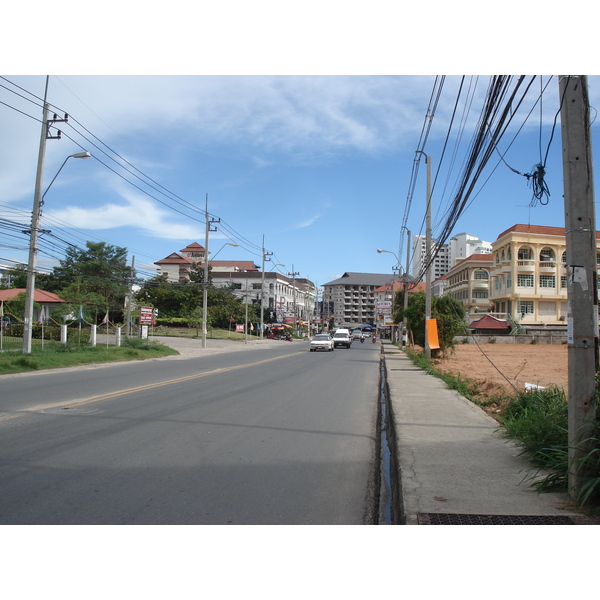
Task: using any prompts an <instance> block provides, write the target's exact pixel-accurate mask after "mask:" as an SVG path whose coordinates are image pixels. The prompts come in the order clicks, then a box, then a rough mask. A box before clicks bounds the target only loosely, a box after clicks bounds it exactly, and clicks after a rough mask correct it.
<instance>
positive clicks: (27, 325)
mask: <svg viewBox="0 0 600 600" xmlns="http://www.w3.org/2000/svg"><path fill="white" fill-rule="evenodd" d="M49 80H50V76H49V75H47V76H46V87H45V89H44V108H43V112H42V132H41V134H40V148H39V152H38V163H37V171H36V176H35V191H34V194H33V210H32V212H31V231H30V232H29V257H28V260H27V283H26V288H25V315H24V318H23V354H31V345H32V329H31V328H32V326H33V304H34V301H35V299H34V295H35V269H36V260H37V252H38V248H37V243H38V234H39V232H40V228H39V222H40V211H41V208H42V180H43V175H44V159H45V157H46V140H51V139H60V137H61V136H60V131H59V132H58V135H57V136H51V135H50V131H49V127H50V124H51V123H54V122H61V123H62V122H66V120H67V115H65V118H64V119H58V118H57V116H56V115H54V119H51V120H49V119H48V112H49V108H50V107H49V105H48V102H47V98H48V82H49ZM61 168H62V167H61ZM50 185H52V184H50Z"/></svg>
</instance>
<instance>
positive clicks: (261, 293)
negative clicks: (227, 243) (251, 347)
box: [260, 235, 273, 340]
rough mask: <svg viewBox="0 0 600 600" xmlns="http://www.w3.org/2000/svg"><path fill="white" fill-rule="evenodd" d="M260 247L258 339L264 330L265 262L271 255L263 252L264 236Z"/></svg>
mask: <svg viewBox="0 0 600 600" xmlns="http://www.w3.org/2000/svg"><path fill="white" fill-rule="evenodd" d="M262 245H263V247H262V278H261V282H260V339H261V340H262V339H263V337H264V336H263V330H264V328H265V262H266V261H268V260H271V259H270V258H269V257H270V256H271V255H272V254H273V253H272V252H267V251H266V250H265V236H264V235H263V244H262Z"/></svg>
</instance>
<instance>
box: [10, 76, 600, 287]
mask: <svg viewBox="0 0 600 600" xmlns="http://www.w3.org/2000/svg"><path fill="white" fill-rule="evenodd" d="M548 79H549V77H548V76H543V77H542V78H541V80H540V81H541V84H542V85H545V84H546V83H548ZM459 81H460V77H458V76H449V77H446V79H445V83H444V87H443V89H442V93H441V96H440V100H439V102H438V106H437V109H436V112H435V115H434V117H433V119H432V125H431V130H430V132H429V136H428V140H427V143H426V144H425V146H423V148H424V151H425V153H426V154H428V155H430V156H431V157H432V174H433V178H434V179H436V176H437V180H436V181H435V186H434V191H433V198H432V215H433V223H434V227H433V229H434V236H435V234H436V232H439V231H441V228H442V224H443V221H444V211H445V210H446V208H447V207H448V205H449V202H450V201H451V200H452V199H453V197H454V194H455V193H456V190H455V186H456V185H457V182H458V181H459V178H460V174H461V172H462V162H463V161H464V158H465V156H466V149H467V148H468V144H470V143H471V138H472V135H473V128H472V127H471V125H470V124H467V126H466V127H465V128H464V133H463V139H462V141H461V143H460V144H459V145H457V146H454V144H455V142H456V139H457V138H456V135H457V134H456V133H453V135H452V137H451V138H450V144H449V147H448V149H447V150H446V156H447V157H448V156H450V154H451V153H452V152H454V151H456V159H455V160H454V165H453V166H452V168H449V167H448V166H447V164H448V163H449V159H448V158H446V160H445V161H444V163H443V164H442V168H441V171H440V173H439V174H438V173H437V169H438V166H439V163H438V162H437V161H439V159H440V157H441V155H442V144H443V143H444V140H445V136H446V133H447V131H448V127H449V123H450V116H451V110H452V108H453V106H454V102H455V100H456V97H457V89H458V84H459ZM467 81H468V82H469V83H470V84H471V85H475V83H477V86H478V87H477V92H476V94H475V97H474V101H473V108H472V110H471V116H470V117H469V118H470V120H471V121H469V123H470V122H472V119H474V118H476V117H478V116H479V114H480V110H481V102H482V99H483V96H484V93H485V90H486V88H487V86H488V84H489V77H487V76H480V77H478V78H471V77H469V79H468V80H467ZM434 82H435V76H432V75H429V76H412V75H408V76H403V75H400V76H100V75H93V76H51V77H50V80H49V94H48V99H49V102H50V103H51V104H52V105H54V106H56V107H58V108H60V109H61V110H60V111H59V114H60V112H61V111H62V112H68V114H69V115H70V117H69V119H70V123H69V124H67V125H65V124H61V125H57V128H60V129H61V130H62V131H63V138H62V139H61V140H49V141H48V142H47V150H46V161H45V172H44V189H46V187H47V185H48V184H49V183H50V181H51V180H52V177H53V176H54V175H55V174H56V172H57V171H58V169H59V168H60V166H61V164H62V162H63V161H64V159H65V158H66V157H67V156H69V155H70V154H73V153H75V152H80V151H81V150H88V151H89V152H91V154H92V156H93V158H92V159H91V160H85V161H83V160H76V159H70V160H69V161H68V162H67V164H66V165H65V166H64V168H63V169H62V171H61V172H60V174H59V176H58V177H57V179H56V180H55V182H54V183H53V185H52V187H51V188H50V190H49V191H48V193H47V195H46V197H45V205H44V207H43V220H42V227H43V228H45V229H50V230H51V231H52V232H53V233H54V234H55V235H57V236H58V237H60V238H61V239H62V240H66V241H68V242H71V243H75V244H77V245H79V246H82V245H83V244H84V243H85V241H86V240H93V241H99V240H102V241H106V242H108V243H111V244H115V245H118V246H125V247H127V249H128V250H129V253H130V256H135V261H136V266H137V267H138V268H139V270H140V271H142V272H143V274H148V273H152V272H153V271H154V266H153V262H154V261H156V260H159V259H161V258H164V257H165V256H167V255H168V254H170V253H171V252H177V251H179V250H180V249H182V248H184V247H185V246H186V245H187V244H188V243H190V242H194V241H197V242H199V243H201V244H204V235H205V232H204V224H203V223H204V215H203V211H204V209H205V202H206V195H207V194H208V208H209V213H210V214H211V216H213V217H214V218H217V219H218V218H220V219H221V220H222V224H216V227H217V231H216V232H214V233H211V234H210V238H209V249H210V250H211V251H212V253H213V255H214V254H215V253H216V252H219V250H220V249H221V248H222V247H223V245H224V244H225V243H227V242H231V241H234V242H236V243H238V244H239V247H237V248H233V247H229V246H226V247H225V248H223V249H222V250H221V251H220V252H219V256H218V257H217V258H218V259H231V260H233V259H239V260H254V261H256V262H257V264H260V262H261V251H260V248H261V246H262V237H263V235H264V236H265V248H266V249H267V250H268V251H270V252H273V256H274V261H273V262H275V263H283V264H285V265H286V266H285V267H279V269H280V270H281V271H282V272H287V271H290V272H291V271H292V269H293V270H294V271H295V272H297V273H299V276H301V277H309V278H310V279H311V280H313V281H315V282H316V283H318V284H323V283H327V282H328V281H331V280H333V279H335V278H336V277H338V276H339V275H341V274H342V273H343V272H344V271H364V272H391V269H392V267H393V266H394V265H395V263H396V261H395V258H394V257H393V256H392V255H390V254H387V255H386V254H383V255H382V254H378V253H377V252H376V250H377V248H384V249H387V250H391V251H393V252H395V253H396V254H397V255H401V254H403V256H402V263H403V265H404V262H405V258H406V255H405V250H404V247H403V248H402V251H400V228H401V226H402V223H403V219H404V216H405V214H406V210H407V209H406V206H407V199H408V197H409V195H410V189H409V186H410V182H411V172H412V169H413V164H414V160H415V157H416V156H417V155H416V154H415V151H416V150H417V148H418V147H419V140H420V136H421V134H422V131H423V126H424V123H425V117H426V113H427V108H428V105H429V100H430V96H431V93H432V90H433V86H434ZM0 83H1V84H2V85H3V86H5V87H3V88H0V101H2V102H4V103H5V105H0V120H1V123H2V125H1V127H2V140H3V142H2V145H1V148H0V158H1V161H0V177H1V180H2V181H3V182H4V185H3V190H2V194H1V197H0V202H2V204H1V205H0V210H1V211H2V212H1V214H2V216H3V217H4V218H7V219H11V220H14V221H18V222H23V223H27V221H28V218H29V217H28V216H27V214H26V213H27V211H30V210H31V203H32V198H33V186H34V180H35V169H36V161H37V152H38V144H39V135H40V125H39V123H38V122H37V121H36V120H34V119H32V118H31V116H33V117H35V118H36V119H39V118H40V116H41V109H39V107H38V106H36V105H35V104H32V103H31V102H29V101H26V100H24V99H23V98H21V97H20V96H17V95H16V93H18V94H20V95H21V96H25V97H27V98H29V99H34V98H33V96H30V95H28V94H26V93H25V92H24V91H23V90H27V92H29V93H30V94H33V95H34V96H37V97H43V93H44V85H45V76H7V77H6V79H3V80H0ZM13 84H16V86H19V87H18V88H17V87H15V85H13ZM532 87H533V90H532V93H531V94H530V96H529V102H528V103H526V107H527V111H529V110H530V108H531V107H532V106H533V99H534V97H537V96H538V95H539V87H540V83H537V82H536V83H534V85H533V86H532ZM20 88H21V89H20ZM590 93H591V97H592V104H593V103H594V100H595V99H598V98H599V96H600V79H598V78H595V77H591V78H590ZM34 100H35V99H34ZM558 100H559V99H558V82H557V79H556V78H553V79H552V80H551V81H550V82H549V85H548V86H547V88H546V92H545V93H544V95H543V105H542V109H541V113H540V109H539V108H537V109H534V111H533V113H532V115H531V116H530V117H529V119H528V120H527V121H525V120H524V119H519V118H515V119H514V122H515V126H514V127H512V129H511V130H509V133H507V134H506V136H505V138H503V140H502V141H501V143H500V144H499V148H500V151H501V152H502V153H503V154H504V153H505V151H506V148H507V147H508V146H509V144H510V142H511V141H512V140H513V138H514V140H515V141H514V142H513V143H512V145H511V146H510V148H509V149H508V151H506V153H505V154H504V160H505V161H506V163H508V164H509V165H510V166H511V167H512V168H514V169H515V170H517V171H519V172H521V173H530V172H532V169H533V167H534V165H535V164H537V163H539V162H540V161H541V160H542V158H543V157H544V156H545V154H546V150H547V148H548V147H549V148H550V150H549V153H548V160H547V162H546V170H547V184H548V186H549V189H550V198H549V199H548V203H547V205H542V204H541V203H538V205H537V206H535V207H533V208H530V207H529V206H528V205H529V204H530V203H531V200H532V189H531V187H530V185H528V182H527V179H526V178H525V177H524V176H520V175H517V174H515V173H514V172H512V171H511V170H510V169H509V168H508V167H507V166H506V165H505V164H504V163H503V162H502V160H501V159H500V156H499V154H498V153H496V154H495V155H494V156H493V158H492V160H490V163H489V167H488V168H487V169H486V170H485V171H484V174H483V175H482V177H481V178H480V183H479V184H478V185H477V186H476V188H475V189H476V193H475V194H473V196H472V202H471V201H470V204H469V207H468V209H467V210H466V212H465V214H464V216H463V217H461V219H460V220H459V221H458V223H457V225H456V227H455V228H454V230H453V233H461V232H465V231H466V232H468V233H471V234H474V235H478V236H479V237H480V238H481V239H483V240H486V241H493V240H494V239H495V238H496V237H497V236H498V234H499V233H500V232H501V231H503V230H504V229H507V228H508V227H510V226H512V225H514V224H515V223H526V222H528V220H529V219H531V222H532V223H535V224H539V225H553V226H563V225H564V215H563V211H564V208H563V200H562V163H561V146H560V144H561V135H560V122H558V125H557V127H556V129H555V130H554V136H553V139H552V141H551V135H552V129H553V121H554V117H555V114H556V111H557V110H558ZM6 105H9V106H6ZM14 109H17V110H21V111H23V112H25V113H26V114H27V115H30V116H26V115H24V114H22V113H20V112H17V110H14ZM53 110H54V109H53ZM522 112H523V111H522ZM60 116H62V115H60ZM521 125H524V127H523V129H522V130H521V131H520V132H519V133H518V135H517V136H516V138H515V137H514V136H515V133H516V129H517V126H519V127H520V126H521ZM84 128H85V129H84ZM86 129H87V131H85V130H86ZM596 129H597V125H596V124H594V126H593V131H594V133H595V132H596ZM89 132H90V133H91V134H93V136H95V137H93V136H92V135H90V133H89ZM67 136H68V137H67ZM69 138H70V139H69ZM84 138H88V139H87V140H86V139H84ZM595 138H596V135H594V139H595ZM540 147H541V151H540ZM113 159H114V160H113ZM123 159H125V160H127V161H128V162H129V163H130V164H126V163H124V162H123ZM102 163H104V164H102ZM108 167H110V169H109V168H108ZM494 168H495V171H494V172H493V173H492V170H493V169H494ZM111 169H113V170H114V172H113V170H111ZM136 169H137V170H136ZM138 170H139V171H138ZM136 174H137V175H138V176H139V177H141V179H142V180H140V179H138V178H136V177H135V175H136ZM488 176H489V178H488ZM148 178H150V179H151V180H153V181H150V180H149V179H148ZM425 180H426V170H425V165H424V162H423V161H422V162H421V165H420V167H419V174H418V177H417V179H416V184H415V187H414V192H413V193H412V200H411V204H410V212H409V213H408V220H407V227H408V228H409V229H410V230H411V231H412V233H413V235H415V234H417V233H419V232H421V233H424V228H423V217H424V209H425ZM486 180H487V181H486ZM160 186H163V187H164V189H165V190H168V193H167V192H166V191H164V190H163V187H160ZM163 191H164V193H162V192H163ZM0 243H2V247H1V249H2V252H1V253H0V257H2V258H4V259H12V260H23V261H25V260H26V252H25V248H26V245H27V239H26V237H25V236H23V235H21V236H20V237H19V236H17V237H15V236H14V234H12V236H11V237H6V236H0ZM49 254H50V255H49ZM57 257H58V258H60V252H59V251H58V250H54V251H50V250H49V251H48V252H43V253H40V256H39V264H40V265H41V266H52V265H53V264H56V258H57ZM398 257H399V258H400V256H398ZM270 266H272V265H270Z"/></svg>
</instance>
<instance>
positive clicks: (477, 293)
mask: <svg viewBox="0 0 600 600" xmlns="http://www.w3.org/2000/svg"><path fill="white" fill-rule="evenodd" d="M487 297H488V291H487V290H473V298H487Z"/></svg>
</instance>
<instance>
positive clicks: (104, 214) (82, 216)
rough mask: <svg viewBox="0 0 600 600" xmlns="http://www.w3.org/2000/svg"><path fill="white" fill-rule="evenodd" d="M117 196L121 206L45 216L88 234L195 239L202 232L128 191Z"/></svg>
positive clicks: (196, 225)
mask: <svg viewBox="0 0 600 600" xmlns="http://www.w3.org/2000/svg"><path fill="white" fill-rule="evenodd" d="M120 194H121V196H122V197H123V203H122V204H116V203H112V202H111V203H106V204H103V205H101V206H96V207H93V208H83V207H81V206H73V205H71V206H65V207H63V208H60V209H55V210H48V211H45V213H46V214H47V215H48V217H49V218H50V219H58V220H59V221H62V222H66V223H69V225H70V226H71V227H75V228H77V229H86V230H90V231H96V230H106V229H114V228H120V227H133V228H134V229H138V230H140V231H141V232H142V233H144V234H145V235H148V236H152V237H154V238H161V239H171V240H188V239H196V238H198V237H199V233H200V232H203V231H204V224H203V223H201V222H198V221H193V222H190V223H182V222H177V221H176V220H174V217H173V213H172V212H171V211H167V210H163V209H162V208H160V207H159V206H158V205H157V204H155V203H153V202H152V201H151V200H150V199H146V198H144V197H142V196H140V195H138V194H135V193H132V192H130V191H128V190H121V191H120ZM184 218H185V217H183V216H182V219H184Z"/></svg>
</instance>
